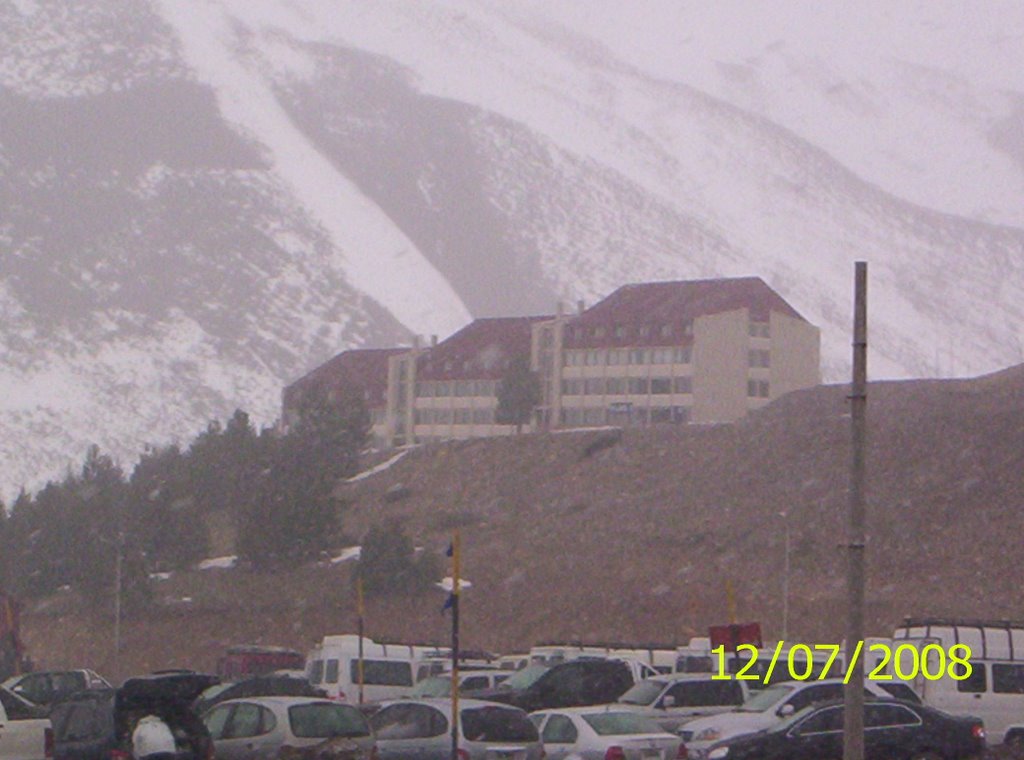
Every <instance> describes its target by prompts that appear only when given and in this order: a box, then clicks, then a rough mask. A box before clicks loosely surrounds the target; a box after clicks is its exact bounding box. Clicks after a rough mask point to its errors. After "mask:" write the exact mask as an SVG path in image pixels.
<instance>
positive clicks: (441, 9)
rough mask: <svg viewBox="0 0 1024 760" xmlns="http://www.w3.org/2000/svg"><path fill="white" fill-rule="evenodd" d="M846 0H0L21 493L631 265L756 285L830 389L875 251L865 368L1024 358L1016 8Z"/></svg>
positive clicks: (2, 139) (6, 365) (14, 418)
mask: <svg viewBox="0 0 1024 760" xmlns="http://www.w3.org/2000/svg"><path fill="white" fill-rule="evenodd" d="M623 5H626V6H628V7H626V8H623ZM762 5H763V6H764V7H760V6H762ZM824 5H826V4H820V3H807V2H804V1H803V0H791V1H790V2H787V3H785V4H771V10H769V6H768V5H766V4H749V6H753V7H748V4H744V3H721V4H717V3H716V4H714V9H713V10H709V9H708V8H707V7H706V6H707V4H706V3H684V2H677V1H676V0H638V1H637V2H636V3H629V4H621V3H614V2H610V1H609V2H593V1H592V0H588V1H587V2H583V0H545V2H543V3H541V2H539V1H538V0H521V1H520V2H512V3H509V2H505V1H504V0H500V1H499V0H377V1H376V2H374V3H363V2H359V1H357V0H349V1H348V2H340V1H338V2H335V1H331V2H328V1H327V0H292V1H291V2H286V1H285V0H188V2H182V1H181V0H160V1H159V2H147V0H79V1H78V2H71V3H69V2H66V0H18V2H14V3H12V2H4V0H0V50H3V51H4V52H3V54H2V55H0V119H2V120H0V313H2V314H3V317H4V319H3V324H2V327H0V389H2V390H3V392H2V393H0V430H2V431H3V433H4V435H3V436H2V438H0V440H2V443H0V461H2V463H3V472H4V476H3V480H4V484H3V487H4V489H6V490H7V492H8V493H9V492H10V489H11V488H13V487H16V486H17V485H19V484H21V483H26V484H29V485H34V484H37V483H38V480H39V478H40V477H46V476H49V475H52V474H53V473H55V472H57V471H59V469H60V468H61V467H62V466H64V464H65V463H66V462H67V461H68V460H69V458H71V459H77V458H79V457H80V456H81V454H82V452H84V449H85V446H86V445H87V443H89V442H96V443H98V444H100V445H101V446H102V447H103V448H105V449H107V450H110V451H113V452H114V453H115V454H117V455H118V456H119V457H121V458H122V459H123V460H124V461H125V462H126V463H129V462H130V460H131V458H132V457H133V456H134V455H135V454H137V453H138V451H139V450H140V449H141V448H142V446H143V445H144V444H145V443H147V442H153V443H158V442H163V441H166V440H171V439H174V438H178V439H182V440H185V439H187V438H188V437H190V436H191V435H192V434H193V433H194V432H195V431H196V430H198V429H200V428H201V427H202V426H203V425H204V424H205V423H206V421H207V420H209V419H211V418H215V417H224V416H226V415H227V414H229V413H230V412H231V410H232V409H233V408H234V407H236V406H241V407H243V408H246V409H247V410H249V411H250V412H252V413H254V415H255V417H256V418H257V419H258V420H260V421H263V422H269V421H270V420H272V419H273V418H274V417H275V416H276V413H277V403H278V398H279V391H280V387H281V386H282V385H283V384H285V383H287V382H288V381H289V380H291V379H293V378H295V377H296V376H298V375H300V374H301V373H303V372H304V371H306V370H308V369H309V368H310V367H312V366H314V365H316V364H317V363H319V362H321V361H323V360H324V359H326V358H327V357H329V356H330V355H332V354H333V353H336V352H337V351H340V350H342V349H344V348H347V347H356V346H369V345H386V344H393V343H396V342H400V341H406V340H408V339H409V336H410V335H411V334H412V333H419V334H429V333H437V334H440V335H442V336H444V335H446V334H448V333H450V332H452V331H453V330H455V329H457V328H458V327H459V326H461V324H463V323H464V322H465V321H466V320H468V319H469V318H470V317H471V315H487V314H499V313H505V314H513V313H537V312H544V311H550V310H552V309H553V307H554V302H555V301H556V300H557V299H559V298H561V299H564V300H567V301H569V300H576V299H580V298H582V299H585V300H587V301H593V300H595V299H597V298H600V297H602V296H604V295H606V294H607V293H608V292H609V291H611V290H612V289H614V288H615V287H617V286H618V285H619V284H622V283H623V282H627V281H639V280H646V279H665V278H686V277H698V276H700V277H706V276H715V275H746V274H757V275H760V276H762V277H764V278H765V279H766V280H767V281H768V282H769V283H770V284H772V285H773V286H774V287H775V288H776V289H778V290H779V291H780V292H781V293H782V294H783V295H784V296H785V297H786V298H788V299H789V300H790V301H791V302H792V303H793V304H794V305H795V306H796V307H797V308H798V309H799V310H800V311H801V312H802V313H803V314H805V315H806V316H807V317H808V318H809V319H810V320H811V321H813V322H815V323H817V324H819V325H821V326H822V328H823V344H824V345H823V357H824V363H825V375H826V378H828V379H832V380H836V379H840V378H841V377H843V376H844V374H845V371H846V366H847V362H848V355H849V338H848V330H849V323H850V301H851V287H852V286H851V284H850V283H851V279H852V270H853V268H852V262H853V261H854V260H856V259H865V260H867V261H869V262H871V294H870V309H871V334H870V342H871V357H870V364H869V368H870V371H871V374H872V376H873V377H906V376H927V375H934V374H937V373H939V372H941V373H943V374H950V373H952V372H955V373H957V374H976V373H980V372H984V371H987V370H993V369H997V368H1000V367H1002V366H1005V365H1008V364H1011V363H1016V362H1020V361H1024V344H1022V342H1021V338H1020V335H1021V331H1022V327H1024V307H1022V306H1021V304H1022V303H1024V74H1021V72H1022V71H1024V61H1022V60H1021V56H1022V53H1021V50H1024V44H1021V43H1022V42H1024V39H1022V38H1024V13H1022V12H1021V10H1020V8H1019V7H1017V6H1016V5H1014V4H1009V3H1007V4H1001V3H995V2H993V3H986V4H984V5H980V6H972V8H973V10H972V11H971V13H970V15H969V16H963V15H959V12H958V10H957V9H958V8H960V7H961V6H962V4H954V3H946V4H939V3H929V4H927V5H926V6H921V5H920V4H913V5H912V6H911V5H909V4H892V3H888V2H882V1H881V0H876V1H875V2H867V3H860V4H857V10H851V9H850V8H851V6H849V4H838V5H837V7H836V8H832V12H831V13H829V12H827V11H822V10H820V8H821V7H823V6H824ZM839 7H841V8H843V9H844V10H842V12H838V10H837V9H838V8H839ZM780 8H781V9H782V10H781V11H780V10H779V9H780Z"/></svg>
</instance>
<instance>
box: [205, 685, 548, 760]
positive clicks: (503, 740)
mask: <svg viewBox="0 0 1024 760" xmlns="http://www.w3.org/2000/svg"><path fill="white" fill-rule="evenodd" d="M451 717H452V703H451V700H450V699H399V700H392V701H389V702H385V703H384V705H383V706H382V707H381V708H380V710H378V711H377V712H376V713H374V714H373V717H371V718H370V724H371V725H372V726H373V730H374V733H375V734H376V735H377V752H378V756H379V758H380V760H402V759H404V758H416V760H450V758H451V747H452V740H451ZM458 749H459V757H460V760H541V757H542V753H543V747H542V746H541V743H540V737H539V736H538V734H537V729H536V728H535V727H534V725H533V723H531V722H530V719H529V716H528V715H527V714H526V713H525V712H523V711H522V710H520V709H519V708H518V707H511V706H509V705H502V704H498V703H496V702H485V701H483V700H479V699H460V700H459V735H458ZM219 757H220V756H219V755H218V759H219Z"/></svg>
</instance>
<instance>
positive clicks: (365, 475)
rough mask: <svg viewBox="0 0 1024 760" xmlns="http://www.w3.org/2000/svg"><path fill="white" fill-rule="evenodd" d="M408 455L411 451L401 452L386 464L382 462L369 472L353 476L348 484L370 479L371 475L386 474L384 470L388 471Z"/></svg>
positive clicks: (365, 471) (404, 450)
mask: <svg viewBox="0 0 1024 760" xmlns="http://www.w3.org/2000/svg"><path fill="white" fill-rule="evenodd" d="M408 453H409V449H403V450H402V451H399V452H398V453H397V454H395V455H394V456H393V457H391V458H390V459H388V460H386V461H384V462H381V463H380V464H378V465H377V466H376V467H371V468H370V469H369V470H364V471H363V472H361V473H359V474H358V475H353V476H352V477H351V478H349V479H348V482H349V483H355V482H356V481H359V480H365V479H366V478H368V477H370V476H371V475H376V474H377V473H378V472H384V470H386V469H388V468H389V467H391V465H393V464H395V463H396V462H397V461H398V460H399V459H401V458H402V457H404V456H405V455H406V454H408Z"/></svg>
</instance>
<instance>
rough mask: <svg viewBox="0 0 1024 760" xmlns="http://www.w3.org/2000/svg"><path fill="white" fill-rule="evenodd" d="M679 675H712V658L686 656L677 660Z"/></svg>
mask: <svg viewBox="0 0 1024 760" xmlns="http://www.w3.org/2000/svg"><path fill="white" fill-rule="evenodd" d="M676 672H677V673H712V672H714V671H713V670H712V667H711V658H710V657H705V656H695V655H684V656H683V657H680V658H679V659H677V660H676Z"/></svg>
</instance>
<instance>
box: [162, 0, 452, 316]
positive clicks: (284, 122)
mask: <svg viewBox="0 0 1024 760" xmlns="http://www.w3.org/2000/svg"><path fill="white" fill-rule="evenodd" d="M161 6H162V14H163V16H164V18H165V19H166V20H167V21H168V22H170V23H171V25H172V26H173V27H174V28H175V29H176V31H177V32H178V35H179V37H180V38H181V41H182V47H183V52H184V54H185V57H186V59H187V60H188V61H189V63H190V64H191V65H192V66H193V67H195V70H196V72H197V73H198V75H199V76H200V78H202V79H203V80H204V81H206V82H207V83H208V84H210V85H211V86H212V87H213V88H214V90H215V92H216V93H217V96H218V103H219V105H220V109H221V113H222V114H223V116H224V117H225V118H226V119H227V120H228V121H229V122H231V123H233V124H235V125H237V127H238V129H239V131H241V132H243V133H247V134H248V135H249V136H251V137H254V138H255V139H257V140H258V141H259V142H260V143H261V145H262V146H263V147H264V148H265V149H266V151H267V152H268V153H269V156H268V157H269V158H270V160H271V162H272V165H273V170H274V172H275V173H276V174H277V175H278V176H279V177H280V178H281V179H282V180H283V181H284V182H285V183H286V184H288V185H289V186H290V187H291V189H292V192H293V193H294V195H295V197H296V198H297V199H298V200H299V201H301V202H302V204H303V206H304V207H305V209H306V210H307V211H308V212H309V213H311V214H312V216H313V218H315V219H316V220H317V221H318V222H319V223H320V224H321V225H322V226H323V228H324V229H325V230H326V231H327V232H328V234H329V235H330V236H331V239H332V240H333V242H334V244H335V246H336V248H337V250H338V251H339V252H340V254H339V256H338V262H337V264H338V267H339V269H340V270H341V271H343V272H345V274H346V276H347V279H348V280H349V282H351V283H352V285H353V286H354V287H356V288H358V289H359V290H361V291H363V292H364V293H366V294H368V295H369V296H371V297H372V298H374V299H375V300H376V301H378V302H379V303H381V304H382V305H383V306H385V307H386V308H387V309H388V310H389V311H390V312H391V313H392V314H394V315H395V317H396V318H397V319H398V320H399V321H400V322H402V323H403V324H404V325H405V326H406V327H408V328H409V329H410V330H412V331H413V332H416V333H419V334H437V335H443V336H447V335H450V334H451V333H453V332H455V331H456V330H458V329H459V328H461V327H462V326H464V325H465V324H466V323H467V322H468V321H469V320H470V318H471V317H470V314H469V310H468V309H467V308H466V306H465V305H464V304H463V303H462V300H461V299H460V298H459V296H458V294H456V292H455V290H454V289H453V288H452V287H451V286H450V285H449V284H448V281H447V280H446V279H445V278H444V276H443V275H441V274H440V272H438V271H437V270H436V269H435V268H434V266H433V265H432V264H431V263H430V262H429V261H428V260H427V258H426V257H425V256H423V254H422V253H421V252H420V251H419V250H418V249H417V248H416V246H415V244H414V243H413V242H412V241H411V240H409V239H408V238H407V237H406V236H405V234H404V233H402V231H401V230H400V229H399V228H398V227H397V226H396V225H395V224H394V223H393V222H392V221H391V220H390V219H389V218H388V217H387V215H386V214H385V213H384V212H383V211H382V210H381V209H380V208H379V207H378V206H377V205H376V204H375V203H373V202H372V201H371V200H370V199H369V198H368V197H366V196H365V195H363V193H362V192H360V191H359V189H358V188H357V187H356V186H355V184H354V183H353V182H352V181H351V180H349V179H348V177H346V176H345V175H343V174H342V173H340V172H339V171H338V170H336V169H335V168H334V166H333V165H332V164H331V162H330V161H329V160H328V159H327V158H326V157H325V156H323V155H322V154H321V153H320V152H319V151H318V150H317V149H316V147H315V146H314V145H313V144H312V143H311V142H310V141H309V140H308V139H307V138H306V136H305V135H304V134H303V133H302V131H301V130H299V129H298V127H296V126H295V124H294V123H293V122H292V120H291V119H290V117H289V116H288V114H287V113H286V112H285V110H284V108H283V107H282V106H281V104H280V103H279V102H278V100H277V98H276V97H275V95H274V93H273V91H272V90H271V89H270V87H269V85H268V84H267V83H266V81H265V80H264V79H263V78H261V77H260V76H259V74H258V73H256V72H253V71H251V70H250V69H249V68H247V67H246V65H245V64H244V63H243V62H242V61H241V59H239V58H238V57H237V56H236V55H235V54H234V50H233V47H234V45H235V38H234V35H233V29H232V26H231V24H230V20H229V19H228V18H226V17H225V15H224V13H223V12H222V11H221V10H220V9H218V8H217V7H216V6H215V5H214V4H212V3H210V2H206V1H205V0H195V2H192V3H180V2H177V0H163V2H162V3H161ZM271 52H273V51H271ZM353 219H358V220H359V223H358V224H353V223H352V220H353Z"/></svg>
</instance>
